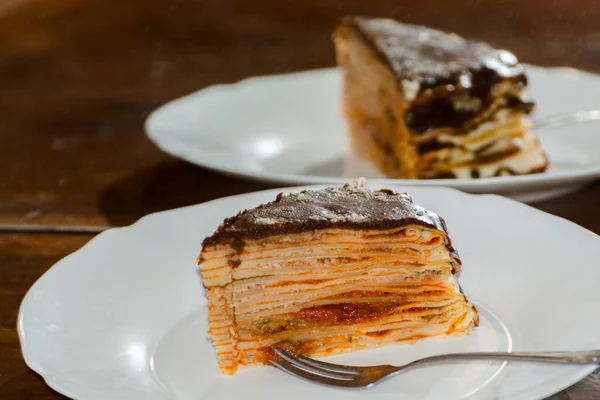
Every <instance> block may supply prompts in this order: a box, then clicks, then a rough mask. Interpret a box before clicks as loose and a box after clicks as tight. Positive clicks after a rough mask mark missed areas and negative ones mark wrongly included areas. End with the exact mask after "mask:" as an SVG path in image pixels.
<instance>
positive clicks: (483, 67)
mask: <svg viewBox="0 0 600 400" xmlns="http://www.w3.org/2000/svg"><path fill="white" fill-rule="evenodd" d="M341 25H344V26H348V27H351V28H354V29H355V30H356V31H358V32H359V33H360V34H361V35H362V36H363V38H364V40H365V41H366V42H368V43H369V44H371V45H372V46H373V47H374V48H375V49H376V50H377V52H378V53H379V55H380V56H381V57H382V58H383V59H385V61H386V62H387V63H388V64H389V65H390V67H391V69H392V70H393V72H394V73H395V75H396V78H397V79H398V81H401V80H406V81H411V82H419V84H420V86H421V89H423V88H430V87H434V86H438V85H442V84H460V85H462V86H465V87H470V86H471V85H477V84H484V85H485V86H489V85H490V82H489V81H498V80H500V79H503V78H517V80H520V81H523V82H524V83H525V81H526V79H525V75H524V72H523V69H522V67H521V66H520V65H519V63H518V61H517V58H516V57H515V56H514V55H513V54H512V53H510V52H508V51H505V50H499V49H495V48H493V47H492V46H490V45H488V44H486V43H481V42H474V41H469V40H466V39H464V38H462V37H460V36H458V35H456V34H453V33H445V32H441V31H438V30H435V29H430V28H426V27H423V26H417V25H410V24H403V23H400V22H398V21H395V20H393V19H386V18H366V17H345V18H344V19H342V21H341ZM473 75H476V76H473ZM482 80H483V81H485V82H477V81H482Z"/></svg>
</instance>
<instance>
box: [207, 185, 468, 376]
mask: <svg viewBox="0 0 600 400" xmlns="http://www.w3.org/2000/svg"><path fill="white" fill-rule="evenodd" d="M199 264H200V272H201V275H202V279H203V283H204V286H205V288H206V290H207V298H208V316H209V332H208V334H209V336H210V338H211V340H212V342H213V344H214V346H215V349H216V355H217V359H218V363H219V368H220V370H221V371H222V372H224V373H228V374H233V373H235V371H236V370H237V369H238V367H240V366H244V365H251V364H268V363H269V360H270V359H277V358H278V357H277V356H276V355H275V354H274V353H273V352H272V347H273V346H280V347H283V348H285V349H287V350H288V351H291V352H293V353H296V354H303V355H305V356H313V355H316V356H324V355H329V354H333V353H339V352H345V351H351V350H358V349H365V348H370V347H375V346H383V345H390V344H393V343H399V342H412V341H415V340H418V339H423V338H428V337H433V336H441V337H445V336H450V335H458V334H464V333H467V332H469V331H470V330H471V329H472V328H473V327H474V326H477V324H478V321H479V317H478V313H477V310H476V309H475V307H473V306H471V305H469V304H468V302H467V299H466V297H465V296H464V295H463V294H462V293H461V290H460V287H459V285H458V282H457V280H456V274H457V273H458V272H459V270H460V266H461V264H460V260H459V258H458V254H457V252H456V249H455V248H454V247H453V245H452V243H451V241H450V238H449V237H448V232H447V231H446V226H445V222H444V221H443V220H442V219H441V218H440V217H438V216H437V215H436V214H434V213H433V212H431V211H427V210H425V209H423V208H422V207H420V206H418V205H416V204H414V203H413V202H412V200H411V199H410V197H409V196H408V195H406V194H398V193H394V192H392V191H389V190H380V191H371V190H369V189H367V188H365V187H364V186H363V185H362V184H361V183H360V182H356V183H353V184H348V185H345V186H343V187H332V188H328V189H323V190H316V191H303V192H300V193H295V194H289V195H286V196H283V195H282V194H280V195H279V196H278V197H277V199H276V200H275V201H273V202H271V203H267V204H264V205H261V206H259V207H257V208H254V209H251V210H246V211H243V212H241V213H239V214H238V215H236V216H234V217H232V218H228V219H226V220H225V222H224V223H223V224H222V225H221V226H220V227H219V228H218V230H217V231H216V232H215V233H214V234H213V235H212V236H210V237H208V238H206V239H205V240H204V242H203V244H202V252H201V254H200V257H199Z"/></svg>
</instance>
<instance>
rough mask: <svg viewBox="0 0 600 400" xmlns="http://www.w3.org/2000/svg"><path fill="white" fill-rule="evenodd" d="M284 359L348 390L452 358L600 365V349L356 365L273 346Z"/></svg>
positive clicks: (298, 372) (303, 374)
mask: <svg viewBox="0 0 600 400" xmlns="http://www.w3.org/2000/svg"><path fill="white" fill-rule="evenodd" d="M273 350H274V351H275V353H277V354H278V355H279V356H280V357H281V358H283V359H284V361H275V360H270V362H271V364H273V365H274V366H275V367H277V368H279V369H280V370H282V371H285V372H287V373H289V374H291V375H293V376H295V377H298V378H301V379H304V380H307V381H310V382H314V383H320V384H323V385H327V386H336V387H341V388H347V389H368V388H371V387H373V386H374V385H375V384H377V383H379V382H381V381H383V380H384V379H387V378H391V377H393V376H396V375H398V374H400V373H401V372H404V371H406V370H408V369H411V368H414V367H418V366H423V365H426V364H443V363H448V362H449V361H459V360H462V361H467V360H503V361H534V362H547V363H563V364H599V363H600V350H591V351H573V352H563V353H507V352H496V353H456V354H444V355H439V356H433V357H427V358H422V359H420V360H416V361H413V362H411V363H408V364H406V365H401V366H393V365H376V366H372V367H353V366H349V365H340V364H330V363H326V362H323V361H317V360H313V359H312V358H307V357H303V356H298V357H294V356H293V355H291V354H290V353H287V352H286V351H284V350H282V349H278V348H274V349H273Z"/></svg>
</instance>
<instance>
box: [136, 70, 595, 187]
mask: <svg viewBox="0 0 600 400" xmlns="http://www.w3.org/2000/svg"><path fill="white" fill-rule="evenodd" d="M522 65H523V66H525V68H526V69H528V70H537V71H543V73H553V74H568V75H571V76H574V77H576V78H577V79H595V80H600V74H595V73H592V72H589V71H585V70H580V69H575V68H572V67H568V66H556V67H543V66H537V65H532V64H527V63H522ZM338 70H339V68H337V67H328V68H315V69H308V70H301V71H294V72H290V73H279V74H265V75H256V76H251V77H246V78H243V79H240V80H237V81H235V82H231V83H219V84H215V85H209V86H206V87H204V88H201V89H198V90H196V91H193V92H191V93H187V94H185V95H183V96H180V97H177V98H175V99H172V100H170V101H168V102H166V103H163V104H162V105H160V106H159V107H157V108H155V109H154V110H152V112H150V114H148V116H147V117H146V119H145V121H144V132H145V134H146V136H147V137H148V138H149V139H150V141H152V143H154V145H155V146H156V147H158V148H159V149H160V150H161V151H163V152H165V153H167V154H170V155H172V156H175V157H177V158H180V159H182V160H185V161H187V162H190V163H192V164H195V165H197V166H200V167H204V168H207V169H209V170H211V171H215V172H220V173H224V174H227V175H230V176H236V177H242V178H246V179H251V180H254V181H258V182H277V183H279V184H293V185H311V184H323V183H342V182H345V181H347V178H344V177H326V176H319V175H306V174H302V175H300V174H292V173H279V172H276V171H273V172H268V171H264V170H259V171H250V170H240V169H237V168H230V167H228V166H227V165H226V164H220V163H218V162H211V161H209V160H199V159H198V158H197V157H194V156H190V155H189V153H187V152H186V151H185V148H186V147H187V145H186V143H185V142H183V141H181V140H178V139H177V137H176V136H175V135H170V134H168V133H167V134H164V132H165V130H163V129H159V128H157V127H156V126H157V123H156V121H157V120H159V121H160V120H161V119H163V118H164V116H165V115H168V114H169V112H170V111H171V110H172V109H176V108H177V107H178V106H180V105H181V104H185V103H187V102H188V101H190V99H192V98H196V97H199V96H205V95H207V93H208V95H210V92H213V91H222V90H236V89H239V88H243V87H247V86H253V85H256V84H257V83H258V84H260V83H261V82H269V81H275V80H278V79H293V78H296V77H307V76H311V75H318V74H333V73H334V72H335V71H338ZM540 73H542V72H540ZM599 107H600V105H599ZM195 148H196V149H199V148H200V147H195ZM597 177H600V166H598V167H595V168H594V167H590V168H582V169H577V170H575V171H559V172H553V173H550V174H548V173H540V174H530V175H518V176H501V177H490V178H479V179H477V180H473V179H426V180H425V179H421V180H410V179H394V178H370V179H369V180H370V181H373V182H375V181H377V182H379V183H382V184H388V185H389V184H395V185H404V186H420V187H439V186H451V187H453V188H458V189H476V188H486V187H489V186H492V185H494V186H496V187H500V188H505V189H506V188H516V189H518V188H522V187H524V186H527V185H529V184H531V183H537V184H556V183H559V182H561V181H564V180H567V179H577V180H578V181H580V182H582V183H583V182H584V181H586V180H587V181H589V180H593V179H595V178H597Z"/></svg>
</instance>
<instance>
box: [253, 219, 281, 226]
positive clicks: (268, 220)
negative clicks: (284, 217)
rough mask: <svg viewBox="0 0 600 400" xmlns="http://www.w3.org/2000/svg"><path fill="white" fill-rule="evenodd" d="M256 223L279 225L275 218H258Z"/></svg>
mask: <svg viewBox="0 0 600 400" xmlns="http://www.w3.org/2000/svg"><path fill="white" fill-rule="evenodd" d="M254 223H255V224H256V225H275V224H278V223H279V221H278V220H276V219H274V218H256V219H255V220H254Z"/></svg>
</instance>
